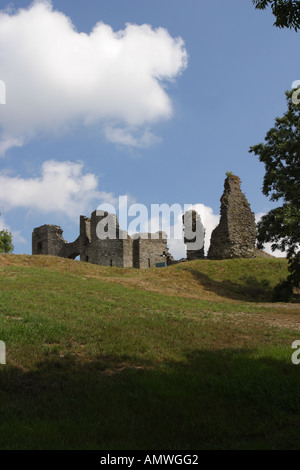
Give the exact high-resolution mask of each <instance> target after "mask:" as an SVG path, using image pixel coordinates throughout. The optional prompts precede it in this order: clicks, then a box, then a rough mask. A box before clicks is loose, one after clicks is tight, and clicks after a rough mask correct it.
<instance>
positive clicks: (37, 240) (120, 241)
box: [32, 210, 174, 268]
mask: <svg viewBox="0 0 300 470" xmlns="http://www.w3.org/2000/svg"><path fill="white" fill-rule="evenodd" d="M112 232H113V233H112ZM106 233H107V235H106ZM62 234H63V230H62V229H61V227H59V226H58V225H42V226H41V227H37V228H35V229H34V230H33V233H32V254H33V255H40V254H42V255H52V256H60V257H63V258H70V259H75V258H76V257H77V256H80V261H86V262H89V263H93V264H99V265H102V266H118V267H122V268H131V267H133V268H152V267H155V266H156V265H157V264H165V265H167V264H171V263H172V262H173V261H174V260H173V258H172V256H171V255H170V253H169V250H168V248H167V236H166V234H165V233H164V232H157V233H155V234H152V233H151V234H149V233H140V234H135V235H134V236H132V237H131V236H129V235H128V233H127V232H126V231H124V230H121V229H120V228H119V223H118V220H117V217H116V215H114V214H110V213H108V212H104V211H96V210H95V211H94V212H93V213H92V214H91V217H90V218H88V217H85V216H83V215H82V216H80V234H79V237H78V238H77V239H76V240H75V241H74V242H72V243H68V242H67V241H66V240H65V239H64V238H63V235H62Z"/></svg>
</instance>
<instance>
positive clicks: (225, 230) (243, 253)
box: [208, 175, 256, 259]
mask: <svg viewBox="0 0 300 470" xmlns="http://www.w3.org/2000/svg"><path fill="white" fill-rule="evenodd" d="M255 240H256V224H255V216H254V213H253V212H252V211H251V208H250V205H249V203H248V201H247V199H246V196H245V195H244V194H243V193H242V191H241V180H240V178H239V177H238V176H235V175H231V176H228V177H227V178H226V180H225V183H224V192H223V195H222V197H221V218H220V223H219V225H218V226H217V227H216V228H215V229H214V230H213V232H212V235H211V240H210V247H209V251H208V258H210V259H228V258H254V257H255Z"/></svg>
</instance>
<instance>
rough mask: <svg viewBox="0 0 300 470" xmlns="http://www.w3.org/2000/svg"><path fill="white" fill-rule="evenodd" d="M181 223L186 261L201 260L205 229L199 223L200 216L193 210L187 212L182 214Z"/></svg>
mask: <svg viewBox="0 0 300 470" xmlns="http://www.w3.org/2000/svg"><path fill="white" fill-rule="evenodd" d="M182 223H183V229H184V243H185V245H186V249H187V251H186V259H187V260H188V261H193V260H196V259H203V258H204V237H205V229H204V226H203V224H202V222H201V218H200V215H199V214H198V212H197V211H195V210H189V211H187V212H185V213H184V214H183V216H182ZM194 234H195V236H194ZM198 245H199V247H198Z"/></svg>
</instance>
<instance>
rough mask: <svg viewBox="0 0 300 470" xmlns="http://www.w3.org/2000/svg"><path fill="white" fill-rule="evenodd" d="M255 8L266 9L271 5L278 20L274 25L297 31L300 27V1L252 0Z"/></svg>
mask: <svg viewBox="0 0 300 470" xmlns="http://www.w3.org/2000/svg"><path fill="white" fill-rule="evenodd" d="M252 2H253V3H254V5H255V8H257V9H259V10H265V9H266V8H267V7H268V6H271V9H272V13H273V15H274V16H275V18H276V20H275V22H274V26H277V27H278V28H290V29H294V30H295V31H297V30H298V29H299V28H300V2H299V1H294V0H252Z"/></svg>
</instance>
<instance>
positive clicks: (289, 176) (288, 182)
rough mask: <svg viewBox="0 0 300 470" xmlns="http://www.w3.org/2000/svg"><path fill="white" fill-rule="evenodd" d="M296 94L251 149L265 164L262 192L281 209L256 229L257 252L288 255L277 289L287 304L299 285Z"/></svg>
mask: <svg viewBox="0 0 300 470" xmlns="http://www.w3.org/2000/svg"><path fill="white" fill-rule="evenodd" d="M299 91H300V90H299V89H298V90H297V91H295V90H292V91H286V92H285V94H286V99H287V107H288V109H287V111H286V113H285V114H284V115H283V116H282V117H280V118H279V117H277V118H276V119H275V125H274V127H272V128H271V129H270V130H269V131H268V132H267V134H266V137H265V142H266V143H264V144H263V143H260V144H258V145H254V146H252V147H250V150H249V152H250V153H251V152H253V153H254V154H255V155H258V156H259V160H260V161H261V162H263V163H264V164H265V171H266V173H265V176H264V181H263V188H262V192H263V194H265V195H266V196H269V197H270V200H271V201H282V206H280V207H277V208H276V209H273V210H271V211H270V212H268V213H267V214H266V215H264V216H263V217H262V218H261V220H260V222H259V223H258V225H257V240H258V248H263V243H265V242H271V243H272V250H275V249H279V250H281V251H286V252H287V258H288V259H289V266H288V269H289V272H290V274H289V276H288V278H287V280H286V281H284V283H281V284H280V285H278V286H277V287H276V289H275V298H276V300H280V296H281V298H282V300H288V299H289V298H290V297H291V295H292V292H293V287H298V286H299V281H300V251H299V244H300V104H299V100H298V98H297V95H298V93H299Z"/></svg>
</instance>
